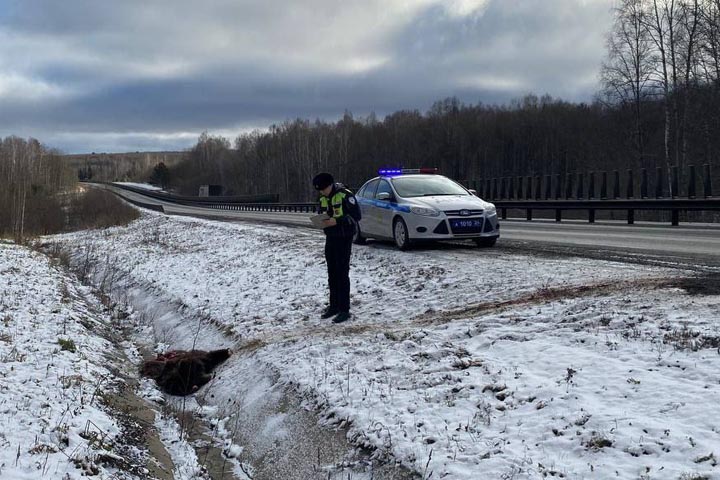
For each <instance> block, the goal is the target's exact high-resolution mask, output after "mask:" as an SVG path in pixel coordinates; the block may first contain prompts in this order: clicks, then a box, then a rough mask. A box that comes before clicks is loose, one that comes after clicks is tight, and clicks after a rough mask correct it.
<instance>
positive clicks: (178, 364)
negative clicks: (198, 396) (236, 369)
mask: <svg viewBox="0 0 720 480" xmlns="http://www.w3.org/2000/svg"><path fill="white" fill-rule="evenodd" d="M231 353H232V352H231V351H230V350H229V349H227V348H224V349H221V350H212V351H210V352H206V351H204V350H172V351H169V352H166V353H161V354H159V355H158V356H157V357H156V358H155V359H153V360H147V361H145V362H143V365H142V368H141V369H140V373H141V374H142V375H144V376H146V377H149V378H152V379H153V380H155V383H157V385H158V387H160V389H161V390H162V391H164V392H166V393H169V394H170V395H180V396H184V395H189V394H191V393H195V392H196V391H197V390H198V389H199V388H200V387H202V386H203V385H205V384H206V383H208V382H209V381H210V380H211V379H212V375H211V373H212V371H213V369H214V368H215V367H216V366H218V365H220V364H221V363H222V362H224V361H225V360H227V359H228V358H230V355H231Z"/></svg>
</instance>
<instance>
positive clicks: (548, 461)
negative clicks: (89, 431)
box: [53, 213, 720, 479]
mask: <svg viewBox="0 0 720 480" xmlns="http://www.w3.org/2000/svg"><path fill="white" fill-rule="evenodd" d="M53 241H55V242H58V243H59V244H61V245H63V246H64V247H65V248H67V249H69V250H71V251H73V252H75V256H76V257H75V258H76V263H77V262H80V263H82V262H83V259H85V260H84V261H85V263H86V266H87V265H95V266H97V265H100V266H103V265H104V266H107V267H109V268H110V269H111V270H112V271H114V272H118V278H122V279H123V280H122V281H123V282H125V283H124V284H123V285H124V286H125V288H128V289H135V290H141V291H143V292H145V294H146V295H147V296H148V298H150V299H153V300H152V301H149V302H146V303H152V302H153V301H158V302H163V303H164V304H166V305H174V306H176V307H177V309H178V311H179V312H181V313H182V315H180V316H179V317H178V316H175V317H173V316H171V315H169V316H168V317H167V318H168V323H167V326H166V330H165V331H163V327H162V322H163V318H165V317H163V316H160V317H155V318H154V335H155V338H154V340H153V342H154V343H156V344H157V345H156V346H159V347H162V348H187V347H188V346H193V345H195V346H197V347H199V348H219V347H220V346H224V345H218V342H223V343H224V344H230V345H234V348H235V350H236V351H237V352H238V355H240V356H243V357H244V358H245V359H247V361H248V362H252V363H253V364H258V365H263V366H264V368H267V369H269V370H271V371H273V372H275V374H276V375H277V376H279V378H280V379H281V381H282V382H283V383H284V384H286V385H288V386H290V387H291V388H293V389H296V390H297V391H298V393H300V394H302V395H303V396H305V397H307V398H310V399H312V404H313V405H314V406H315V408H316V409H317V410H318V411H320V412H321V413H322V414H323V416H324V417H325V418H328V419H329V421H330V422H333V423H335V424H337V425H342V426H344V427H346V428H348V432H349V433H348V435H349V436H350V438H351V440H352V442H354V443H356V444H358V445H366V446H369V447H372V448H373V449H375V455H376V456H378V457H387V458H393V459H395V460H397V461H398V462H400V463H401V464H402V465H404V466H407V467H409V468H411V469H413V470H415V471H417V472H418V474H419V475H420V476H421V477H422V478H425V479H428V478H457V479H477V478H483V479H484V478H488V479H496V478H497V479H519V478H546V477H553V476H554V477H562V478H588V479H590V478H593V479H594V478H627V479H638V478H644V479H650V478H652V479H666V478H667V479H700V478H715V477H716V476H717V473H716V472H717V467H716V463H717V462H716V455H715V452H718V455H720V403H718V402H717V398H718V393H720V355H719V354H718V346H719V345H720V342H718V338H720V332H719V331H718V327H719V325H720V313H718V312H720V309H719V308H718V307H720V296H718V295H717V292H713V291H712V289H709V290H708V289H705V290H703V289H702V288H700V289H699V290H700V291H701V292H703V294H702V295H693V294H691V293H689V292H694V291H695V289H686V288H682V287H683V285H691V286H692V284H690V283H687V282H685V281H683V280H679V278H680V277H683V276H684V275H687V274H686V273H684V272H681V271H677V270H670V269H659V268H651V267H646V266H640V265H629V264H622V263H613V262H604V261H595V260H592V261H591V260H587V259H582V258H559V257H556V258H550V257H540V256H531V255H518V254H508V253H505V252H503V251H501V250H498V249H476V248H434V249H424V250H423V249H421V250H416V251H411V252H408V253H400V252H397V251H396V250H394V249H393V248H392V247H389V246H386V245H381V244H373V245H368V246H363V247H355V249H354V253H353V262H352V273H351V278H352V285H353V287H352V290H353V295H352V304H353V313H354V315H355V316H354V319H353V320H352V321H351V322H348V323H347V324H343V325H339V326H338V325H333V324H331V323H330V322H328V321H323V320H320V319H319V318H318V316H319V313H320V311H321V310H322V308H323V306H324V300H325V297H326V294H325V292H326V283H325V282H326V281H325V265H324V262H323V259H322V243H323V238H322V234H321V233H318V232H316V231H312V230H306V229H298V228H288V227H279V226H254V225H243V224H227V223H220V222H213V221H205V220H198V219H189V218H182V217H166V216H163V215H159V214H153V213H144V214H143V216H142V218H141V219H140V220H138V221H136V222H134V223H133V224H131V225H130V226H129V227H126V228H113V229H108V230H104V231H91V232H81V233H74V234H68V235H64V236H60V237H55V239H54V240H53ZM81 266H82V265H81ZM97 272H102V268H100V269H99V270H96V276H95V278H96V279H102V280H107V279H108V275H107V274H106V273H105V274H99V275H98V274H97ZM102 280H98V281H102ZM700 285H702V283H700ZM695 286H697V284H695ZM708 293H710V294H708ZM184 319H186V320H184ZM171 321H172V323H170V322H171ZM183 322H185V323H183ZM203 322H204V323H203ZM158 325H160V328H159V329H158ZM148 332H149V330H148ZM221 337H222V338H221ZM209 387H210V388H212V389H213V395H212V396H207V395H206V396H204V397H203V402H204V405H205V407H204V408H207V407H208V406H212V404H213V399H212V398H214V399H215V400H214V401H216V402H218V403H219V402H221V400H224V399H228V398H232V396H233V395H237V392H239V391H242V392H246V395H247V392H250V391H253V389H258V388H259V387H258V384H257V382H256V379H252V380H248V379H247V378H244V377H243V376H241V375H228V374H224V375H222V376H221V377H219V378H217V379H216V380H215V381H214V383H213V384H212V385H210V386H209ZM206 388H208V387H206ZM258 391H259V392H260V393H262V389H260V390H258ZM201 393H202V390H201ZM199 395H200V394H199ZM209 397H212V398H209ZM218 412H220V413H219V415H220V416H221V417H222V415H223V413H222V410H221V409H220V410H218ZM221 420H222V418H219V419H216V421H221ZM278 422H280V423H281V420H278Z"/></svg>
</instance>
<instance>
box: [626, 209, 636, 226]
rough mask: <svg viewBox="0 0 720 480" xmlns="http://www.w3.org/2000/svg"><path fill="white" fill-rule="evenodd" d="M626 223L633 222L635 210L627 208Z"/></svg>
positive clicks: (630, 223)
mask: <svg viewBox="0 0 720 480" xmlns="http://www.w3.org/2000/svg"><path fill="white" fill-rule="evenodd" d="M627 217H628V225H632V224H634V223H635V210H628V215H627Z"/></svg>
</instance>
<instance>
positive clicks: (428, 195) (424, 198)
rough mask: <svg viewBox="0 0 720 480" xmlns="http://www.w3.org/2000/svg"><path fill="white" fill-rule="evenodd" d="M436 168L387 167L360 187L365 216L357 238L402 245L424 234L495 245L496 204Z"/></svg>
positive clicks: (427, 237)
mask: <svg viewBox="0 0 720 480" xmlns="http://www.w3.org/2000/svg"><path fill="white" fill-rule="evenodd" d="M436 171H437V170H436V169H434V168H432V169H427V168H420V169H382V170H380V171H379V172H378V174H379V176H377V177H375V178H373V179H372V180H369V181H367V182H366V183H365V184H364V185H363V186H362V187H361V188H360V190H358V192H357V193H356V195H355V197H356V198H357V201H358V203H359V204H360V210H361V211H362V219H361V220H360V222H359V225H358V227H359V228H357V229H356V232H355V243H360V244H362V243H364V242H365V240H366V239H367V238H374V239H383V240H393V241H394V242H395V245H397V247H398V248H399V249H400V250H406V249H408V248H409V247H410V246H411V245H412V243H413V242H415V241H421V240H457V239H472V240H474V241H475V243H477V244H478V245H479V246H483V247H492V246H493V245H495V242H496V241H497V239H498V237H499V236H500V225H499V223H498V218H497V212H496V210H495V205H493V204H492V203H488V202H486V201H484V200H481V199H480V198H478V197H477V196H476V195H475V192H473V191H471V190H468V189H466V188H465V187H463V186H462V185H460V184H459V183H457V182H455V181H453V180H450V179H449V178H447V177H445V176H442V175H438V174H437V173H435V172H436Z"/></svg>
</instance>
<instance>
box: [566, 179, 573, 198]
mask: <svg viewBox="0 0 720 480" xmlns="http://www.w3.org/2000/svg"><path fill="white" fill-rule="evenodd" d="M572 192H573V176H572V174H570V173H566V174H565V200H570V197H572Z"/></svg>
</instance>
